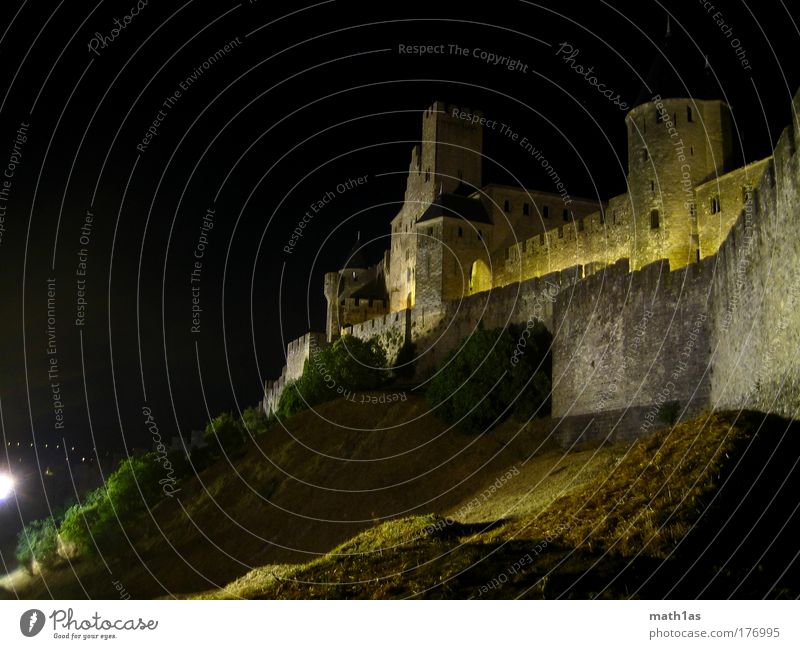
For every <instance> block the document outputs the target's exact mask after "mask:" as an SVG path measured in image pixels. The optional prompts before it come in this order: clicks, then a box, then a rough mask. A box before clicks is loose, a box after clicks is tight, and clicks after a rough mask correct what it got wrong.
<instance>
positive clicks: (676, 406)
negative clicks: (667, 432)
mask: <svg viewBox="0 0 800 649" xmlns="http://www.w3.org/2000/svg"><path fill="white" fill-rule="evenodd" d="M680 415H681V404H680V403H679V402H678V401H665V402H664V403H662V404H661V406H660V407H659V409H658V420H659V421H660V422H661V423H664V424H666V425H667V426H674V425H675V423H676V422H677V421H678V417H680Z"/></svg>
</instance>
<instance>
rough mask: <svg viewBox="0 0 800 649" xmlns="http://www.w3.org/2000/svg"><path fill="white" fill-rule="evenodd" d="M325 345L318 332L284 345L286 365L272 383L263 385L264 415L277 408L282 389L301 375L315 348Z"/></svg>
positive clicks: (323, 336)
mask: <svg viewBox="0 0 800 649" xmlns="http://www.w3.org/2000/svg"><path fill="white" fill-rule="evenodd" d="M325 345H327V342H326V335H325V334H324V333H318V332H314V331H311V332H308V333H307V334H305V335H303V336H300V338H297V339H295V340H292V341H291V342H289V344H288V345H286V365H284V366H283V369H282V370H281V375H280V377H279V378H277V379H275V380H274V381H266V382H265V383H264V401H263V402H262V403H261V408H262V410H264V412H266V413H270V412H273V411H274V410H275V409H276V408H277V407H278V401H280V398H281V394H282V393H283V389H284V388H285V387H286V384H287V383H289V382H290V381H296V380H297V379H299V378H300V377H301V376H302V375H303V367H304V366H305V362H306V360H307V359H309V358H310V357H311V353H312V351H313V350H314V349H315V348H319V347H324V346H325Z"/></svg>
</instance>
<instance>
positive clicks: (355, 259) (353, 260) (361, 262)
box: [344, 230, 369, 268]
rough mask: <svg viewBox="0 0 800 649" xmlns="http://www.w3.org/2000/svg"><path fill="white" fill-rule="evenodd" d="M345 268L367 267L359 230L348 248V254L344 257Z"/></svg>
mask: <svg viewBox="0 0 800 649" xmlns="http://www.w3.org/2000/svg"><path fill="white" fill-rule="evenodd" d="M344 267H345V268H369V264H368V263H367V258H366V257H365V256H364V247H363V246H362V245H361V231H360V230H359V232H358V234H357V235H356V242H355V243H354V244H353V247H352V248H351V249H350V254H349V255H347V259H345V266H344Z"/></svg>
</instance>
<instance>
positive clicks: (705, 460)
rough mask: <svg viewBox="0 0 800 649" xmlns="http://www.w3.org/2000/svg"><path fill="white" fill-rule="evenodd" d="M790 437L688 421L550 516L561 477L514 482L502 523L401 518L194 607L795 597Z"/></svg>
mask: <svg viewBox="0 0 800 649" xmlns="http://www.w3.org/2000/svg"><path fill="white" fill-rule="evenodd" d="M797 434H798V431H797V430H796V426H794V425H791V426H790V425H789V424H788V423H787V422H785V421H783V420H780V419H778V418H773V417H768V418H766V419H765V418H764V417H763V416H762V415H758V414H756V413H744V414H741V415H739V416H738V417H737V416H736V415H734V414H714V415H712V416H710V417H708V418H705V417H704V418H698V419H695V420H693V421H689V422H686V423H683V424H680V425H679V426H677V427H676V428H674V429H673V430H663V431H660V432H659V433H657V434H655V435H653V436H651V437H649V438H648V439H645V440H642V441H639V442H637V443H635V444H634V445H632V446H631V447H630V448H628V449H626V450H625V451H624V452H622V453H621V454H620V455H618V456H616V457H615V455H614V453H611V455H610V456H608V455H606V456H605V457H604V458H603V459H602V460H597V461H595V462H593V463H588V462H587V463H585V464H583V466H584V467H592V468H591V469H589V471H590V472H591V473H592V475H591V478H590V479H589V480H588V481H584V482H583V483H582V485H581V486H580V487H579V488H573V489H570V490H569V491H570V493H568V494H566V495H563V496H561V497H558V498H557V499H555V500H554V501H553V502H551V503H550V504H548V503H547V499H548V498H547V496H545V497H543V496H542V492H544V493H548V494H551V495H555V494H557V493H559V490H560V489H561V487H560V485H556V484H555V482H556V480H557V475H558V473H557V472H556V471H550V472H549V473H548V474H547V475H546V476H545V478H544V480H543V481H541V482H539V481H538V480H539V477H540V476H537V477H534V476H533V475H530V476H527V477H526V473H524V472H522V473H520V476H519V479H520V480H519V482H518V483H517V484H516V485H514V482H513V481H511V482H510V485H514V486H513V487H511V489H513V490H514V491H515V493H513V494H512V493H510V492H508V493H506V494H505V495H504V502H509V503H510V502H511V501H513V499H514V497H516V496H520V497H521V498H522V499H523V501H524V502H520V507H519V508H517V507H513V508H512V509H511V510H510V511H508V512H507V513H506V514H505V516H504V517H503V518H498V517H497V514H498V513H499V512H500V510H501V509H502V506H501V507H498V506H497V505H496V504H493V505H491V506H487V508H486V509H484V510H482V512H485V513H486V514H487V516H485V517H484V520H483V521H482V522H471V523H470V522H467V521H466V520H452V519H437V518H436V517H434V516H418V517H407V518H404V519H402V520H399V521H392V522H390V523H386V524H384V525H381V526H379V527H377V528H375V529H372V530H368V531H365V532H363V533H361V534H359V535H358V536H356V537H355V538H354V539H352V540H350V541H348V542H346V543H344V544H342V545H340V546H339V547H337V548H336V549H335V550H334V551H333V552H331V553H329V554H328V555H326V556H325V557H322V558H319V559H317V560H315V561H312V562H310V563H307V564H304V565H297V566H266V567H263V568H259V569H256V570H254V571H252V572H251V573H249V574H247V575H245V576H244V577H242V578H240V579H238V580H236V581H235V582H233V583H231V584H229V585H228V586H227V587H226V588H224V589H221V590H216V591H212V592H207V593H204V594H203V595H201V597H208V598H309V597H320V598H351V597H353V598H362V597H370V598H387V597H391V598H397V597H420V596H422V597H447V598H478V597H504V598H505V597H533V598H540V597H548V598H554V597H579V598H586V597H614V598H619V597H634V596H638V597H648V598H660V597H665V596H666V597H681V598H685V597H728V596H736V597H765V596H772V597H778V596H780V597H796V596H797V594H798V592H800V588H798V583H799V582H798V580H797V577H798V570H797V568H796V566H794V565H793V563H792V562H793V559H794V556H795V552H796V543H795V542H794V539H793V538H792V537H790V535H789V533H788V529H789V528H790V526H791V524H792V518H793V516H794V513H795V507H796V500H797V499H796V493H797V485H798V479H797V475H796V470H795V464H796V461H797V458H798V437H797ZM615 450H616V451H621V450H622V449H619V448H618V449H615ZM600 454H601V455H602V452H601V453H600ZM574 459H576V458H574V457H571V456H568V457H567V458H565V462H566V463H567V464H569V463H570V462H571V461H572V460H574ZM609 460H611V466H609V467H608V471H607V472H597V471H596V469H597V468H598V467H599V466H601V465H602V464H607V463H608V461H609ZM540 463H541V462H540ZM553 468H554V469H556V468H558V464H556V465H554V467H553ZM564 468H565V470H566V469H567V467H564ZM530 473H531V474H535V473H536V471H530ZM787 477H788V480H786V478H787ZM530 478H533V480H531V479H530ZM527 487H530V488H532V489H533V490H534V491H533V492H532V493H531V494H530V495H529V494H527V493H526V491H525V490H526V488H527ZM537 492H538V493H537ZM456 511H458V510H456ZM462 511H463V505H462ZM479 513H480V512H473V511H470V513H469V518H470V519H472V520H473V521H474V520H477V519H478V518H481V517H480V516H479V515H478V514H479ZM387 548H390V549H388V550H387ZM787 568H788V570H787Z"/></svg>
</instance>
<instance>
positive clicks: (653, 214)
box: [650, 210, 660, 230]
mask: <svg viewBox="0 0 800 649" xmlns="http://www.w3.org/2000/svg"><path fill="white" fill-rule="evenodd" d="M659 225H660V223H659V216H658V210H650V229H651V230H658V227H659Z"/></svg>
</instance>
